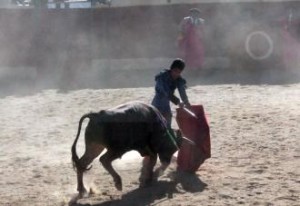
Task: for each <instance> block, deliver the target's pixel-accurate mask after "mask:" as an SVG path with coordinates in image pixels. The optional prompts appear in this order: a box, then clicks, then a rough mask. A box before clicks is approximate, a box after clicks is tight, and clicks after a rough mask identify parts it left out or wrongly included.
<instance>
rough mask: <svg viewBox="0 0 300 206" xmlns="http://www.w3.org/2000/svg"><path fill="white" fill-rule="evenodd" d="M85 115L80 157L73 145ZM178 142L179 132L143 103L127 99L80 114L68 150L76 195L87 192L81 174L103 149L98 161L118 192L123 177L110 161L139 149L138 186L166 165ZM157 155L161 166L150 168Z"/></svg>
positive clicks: (145, 183) (143, 184)
mask: <svg viewBox="0 0 300 206" xmlns="http://www.w3.org/2000/svg"><path fill="white" fill-rule="evenodd" d="M85 118H89V122H88V124H87V126H86V130H85V152H84V154H83V155H82V157H81V158H79V157H78V155H77V153H76V144H77V141H78V138H79V136H80V131H81V127H82V122H83V121H84V119H85ZM181 141H182V137H181V133H180V131H176V132H174V131H173V130H172V131H170V130H169V129H168V128H167V126H166V122H165V119H164V118H163V116H162V115H161V114H160V112H159V111H158V110H157V109H156V108H155V107H153V106H151V105H148V104H145V103H141V102H129V103H126V104H123V105H119V106H117V107H115V108H112V109H107V110H101V111H100V112H98V113H88V114H85V115H83V116H82V117H81V119H80V121H79V126H78V132H77V136H76V138H75V140H74V143H73V145H72V149H71V151H72V162H73V166H74V169H76V172H77V190H78V192H79V196H81V197H82V196H83V195H84V194H85V193H86V191H87V190H86V189H85V187H84V184H83V173H84V172H85V171H86V170H89V169H90V168H91V167H89V165H90V164H91V163H92V161H93V160H94V159H95V158H96V157H97V156H99V155H100V154H101V152H102V151H103V150H104V149H106V152H105V153H104V154H103V155H101V156H100V159H99V160H100V162H101V163H102V165H103V167H104V168H105V169H106V170H107V171H108V173H109V174H110V175H111V176H112V178H113V181H114V185H115V187H116V189H117V190H120V191H121V190H122V179H121V177H120V175H119V174H118V173H117V172H116V171H115V169H114V168H113V166H112V161H114V160H115V159H117V158H121V156H122V155H123V154H125V153H126V152H128V151H131V150H136V151H138V152H139V153H140V155H141V156H142V157H144V159H143V165H142V169H141V174H140V178H139V181H140V186H146V185H148V184H149V183H151V182H152V181H153V180H155V179H156V178H158V176H159V175H161V174H162V173H163V171H164V170H165V169H166V168H167V167H168V166H169V164H170V162H171V158H172V156H173V154H174V153H175V152H176V151H177V150H178V148H179V146H180V144H181ZM157 157H158V158H159V160H160V162H161V165H160V167H157V169H156V170H155V171H153V170H154V166H155V165H156V162H157Z"/></svg>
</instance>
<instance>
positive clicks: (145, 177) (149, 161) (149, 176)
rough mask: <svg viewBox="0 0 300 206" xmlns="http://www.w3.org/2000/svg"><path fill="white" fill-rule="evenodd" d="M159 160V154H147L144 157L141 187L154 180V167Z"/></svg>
mask: <svg viewBox="0 0 300 206" xmlns="http://www.w3.org/2000/svg"><path fill="white" fill-rule="evenodd" d="M156 162H157V155H155V154H152V155H150V156H146V157H144V159H143V166H142V169H141V176H140V178H139V180H140V187H145V186H147V185H149V184H150V183H151V182H152V180H153V168H154V166H155V164H156Z"/></svg>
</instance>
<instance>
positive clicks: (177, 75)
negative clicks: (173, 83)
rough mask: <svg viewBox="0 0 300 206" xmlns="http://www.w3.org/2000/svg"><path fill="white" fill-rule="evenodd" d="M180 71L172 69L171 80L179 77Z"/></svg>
mask: <svg viewBox="0 0 300 206" xmlns="http://www.w3.org/2000/svg"><path fill="white" fill-rule="evenodd" d="M181 72H182V70H181V69H179V68H173V69H171V76H172V79H174V80H176V79H178V78H179V77H180V75H181Z"/></svg>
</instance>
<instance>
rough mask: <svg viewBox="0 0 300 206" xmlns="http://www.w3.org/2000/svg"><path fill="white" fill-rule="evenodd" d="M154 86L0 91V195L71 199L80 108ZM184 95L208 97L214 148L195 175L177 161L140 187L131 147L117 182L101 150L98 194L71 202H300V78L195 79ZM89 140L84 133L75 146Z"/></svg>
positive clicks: (27, 200)
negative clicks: (203, 82) (280, 81)
mask: <svg viewBox="0 0 300 206" xmlns="http://www.w3.org/2000/svg"><path fill="white" fill-rule="evenodd" d="M153 92H154V91H153V88H152V87H149V88H126V89H81V90H73V91H65V92H61V91H59V90H43V91H40V92H37V93H34V94H29V95H11V96H9V95H8V96H3V97H1V99H0V114H1V116H0V121H1V124H0V131H1V133H0V150H1V153H0V205H3V206H4V205H5V206H8V205H11V206H29V205H30V206H32V205H35V206H45V205H49V206H50V205H51V206H56V205H57V206H62V205H68V204H69V202H70V201H71V200H72V198H74V197H75V195H76V194H77V191H76V173H75V171H74V170H73V168H72V164H71V151H70V149H71V145H72V143H73V141H74V138H75V135H76V132H77V127H78V121H79V119H80V117H81V116H82V115H83V114H85V113H87V112H90V111H99V110H101V109H106V108H109V107H112V106H116V105H118V104H121V103H124V102H128V101H131V100H139V101H143V102H146V103H149V102H150V101H151V98H152V96H153ZM188 95H189V96H190V100H191V103H192V104H202V105H204V108H205V111H206V114H207V116H208V120H209V124H210V131H211V145H212V157H211V158H210V159H208V160H206V161H205V163H204V164H203V165H202V166H201V167H200V168H199V170H198V171H197V172H196V174H195V175H192V174H179V173H177V172H176V170H175V168H176V161H173V162H172V164H171V166H170V167H169V168H168V170H167V171H166V172H165V174H164V175H163V176H162V177H161V178H160V179H159V181H158V182H157V183H155V184H153V185H152V186H150V187H148V188H142V189H140V188H139V187H138V177H139V172H140V166H141V157H140V156H139V155H138V154H137V153H136V152H130V153H127V154H126V155H125V156H123V158H122V159H121V160H117V161H115V162H114V167H115V168H116V170H117V171H118V172H119V174H120V175H121V176H122V178H123V191H122V192H117V190H116V189H115V188H114V186H113V181H112V178H111V177H110V176H109V175H108V173H107V172H106V171H104V169H103V167H102V166H100V164H99V161H98V160H97V159H95V161H94V162H93V168H92V169H91V170H90V171H89V172H87V173H86V174H85V176H84V180H85V183H86V185H88V186H89V187H91V188H93V190H94V191H95V194H92V195H90V196H89V197H85V198H83V199H80V200H78V201H77V203H74V204H73V205H77V206H79V205H80V206H88V205H94V206H106V205H128V206H134V205H162V206H167V205H168V206H169V205H174V206H185V205H212V206H216V205H264V206H266V205H268V206H271V205H276V206H278V205H282V206H287V205H289V206H296V205H298V206H299V205H300V147H299V145H300V139H299V134H300V127H299V122H300V84H286V85H239V84H223V85H210V86H209V85H207V86H192V87H190V88H189V89H188ZM172 109H173V111H175V107H173V108H172ZM175 115H176V114H175V113H174V116H175ZM85 124H86V123H85ZM173 126H174V127H177V125H176V122H175V121H173ZM83 150H84V144H83V136H81V137H80V139H79V144H78V153H79V154H82V153H83Z"/></svg>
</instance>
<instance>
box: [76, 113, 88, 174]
mask: <svg viewBox="0 0 300 206" xmlns="http://www.w3.org/2000/svg"><path fill="white" fill-rule="evenodd" d="M91 117H92V113H89V114H85V115H83V116H82V117H81V118H80V120H79V125H78V131H77V136H76V138H75V140H74V143H73V145H72V149H71V151H72V163H73V168H74V169H80V170H89V169H90V168H88V169H87V168H82V166H81V165H80V163H79V157H78V155H77V152H76V144H77V141H78V138H79V136H80V131H81V126H82V122H83V120H84V119H85V118H91Z"/></svg>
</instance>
